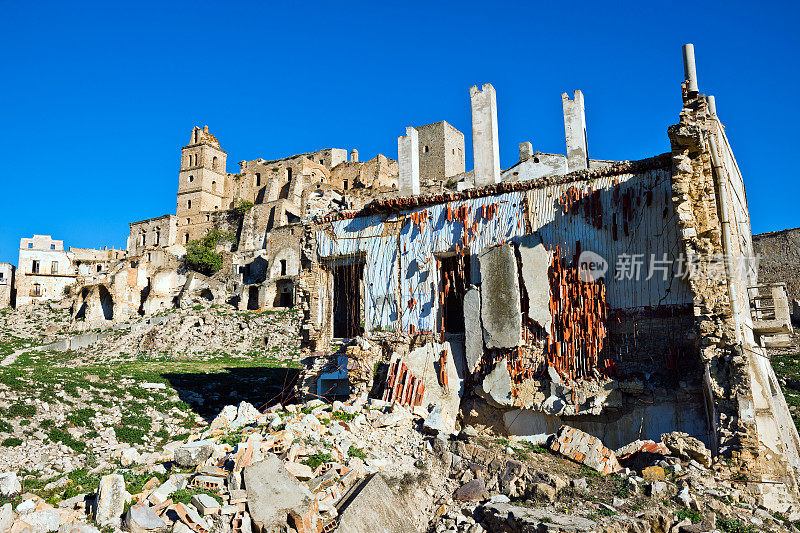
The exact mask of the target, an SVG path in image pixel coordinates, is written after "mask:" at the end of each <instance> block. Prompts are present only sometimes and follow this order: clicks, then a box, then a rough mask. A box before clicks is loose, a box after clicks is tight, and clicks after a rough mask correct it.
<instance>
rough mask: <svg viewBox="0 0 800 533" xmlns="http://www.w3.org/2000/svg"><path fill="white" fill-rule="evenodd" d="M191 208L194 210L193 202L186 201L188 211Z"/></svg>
mask: <svg viewBox="0 0 800 533" xmlns="http://www.w3.org/2000/svg"><path fill="white" fill-rule="evenodd" d="M191 208H192V201H191V200H187V201H186V209H191Z"/></svg>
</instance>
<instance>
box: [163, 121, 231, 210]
mask: <svg viewBox="0 0 800 533" xmlns="http://www.w3.org/2000/svg"><path fill="white" fill-rule="evenodd" d="M227 158H228V154H227V152H225V150H223V149H222V148H221V147H220V145H219V141H218V140H217V138H216V137H214V136H213V135H212V134H210V133H209V132H208V126H205V127H203V128H202V129H201V128H198V127H197V126H195V127H194V128H193V129H192V133H191V137H190V139H189V144H187V145H186V146H184V147H183V148H181V170H180V172H179V173H178V206H177V209H176V211H175V213H176V214H177V215H178V217H179V218H178V222H179V223H181V222H185V221H184V220H182V219H181V218H180V217H188V216H191V215H195V214H197V213H200V212H201V211H217V210H220V209H228V208H229V207H230V206H229V204H230V201H229V198H228V197H229V196H230V185H229V184H228V174H227V172H226V171H225V168H226V167H225V164H226V162H227Z"/></svg>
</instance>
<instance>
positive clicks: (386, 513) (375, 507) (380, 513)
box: [337, 474, 416, 533]
mask: <svg viewBox="0 0 800 533" xmlns="http://www.w3.org/2000/svg"><path fill="white" fill-rule="evenodd" d="M377 525H380V527H381V531H382V532H384V533H406V532H408V531H415V530H416V528H415V527H414V526H413V524H412V523H411V520H410V517H409V516H408V512H407V507H406V505H405V502H404V501H403V500H401V499H400V498H398V497H397V496H396V495H395V494H394V493H393V492H392V491H391V489H390V488H389V486H388V485H387V484H386V481H384V479H383V476H381V475H380V474H375V475H373V476H371V477H369V478H368V479H366V480H365V481H364V482H362V483H361V484H360V485H358V486H357V487H355V488H354V490H353V491H352V492H351V493H350V494H349V495H348V497H347V501H346V502H345V505H344V507H343V508H342V509H341V510H340V511H339V529H338V530H337V531H342V532H345V531H346V532H347V533H374V532H375V531H377V529H376V526H377Z"/></svg>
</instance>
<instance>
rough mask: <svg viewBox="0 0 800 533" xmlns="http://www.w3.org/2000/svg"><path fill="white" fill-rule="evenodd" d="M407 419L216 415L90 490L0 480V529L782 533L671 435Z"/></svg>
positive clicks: (723, 474)
mask: <svg viewBox="0 0 800 533" xmlns="http://www.w3.org/2000/svg"><path fill="white" fill-rule="evenodd" d="M423 423H424V420H423V417H421V416H419V415H418V414H415V413H413V412H409V411H407V410H405V409H404V408H402V407H400V406H398V405H396V404H390V403H388V402H383V401H380V400H375V399H370V400H366V399H360V400H357V401H353V402H352V403H341V402H334V403H333V404H326V403H324V402H322V401H320V400H312V401H310V402H307V403H305V404H290V405H285V406H280V405H276V406H273V407H271V408H269V409H268V410H267V411H266V412H263V413H262V412H260V411H259V410H257V409H255V408H254V407H253V406H252V405H250V404H248V403H246V402H241V403H240V404H239V405H238V406H237V405H229V406H226V407H225V408H223V409H222V410H221V411H220V413H219V414H218V415H217V417H216V418H214V420H213V421H212V422H211V423H210V424H206V426H205V427H204V428H203V429H202V430H200V431H196V432H193V433H192V434H191V435H189V436H188V437H187V438H185V439H183V440H175V441H172V442H169V443H168V444H166V445H165V446H164V447H163V448H162V449H161V450H159V451H158V452H156V453H152V454H147V455H135V454H132V455H131V456H125V455H123V456H122V457H120V459H119V463H116V464H113V465H112V464H108V463H106V464H102V465H100V466H98V467H96V468H95V469H94V470H93V472H91V473H90V475H95V476H97V477H99V482H98V483H97V486H96V488H92V489H91V490H86V491H80V490H79V489H80V488H81V487H72V489H73V490H72V491H71V492H70V494H72V493H74V494H73V495H72V496H70V497H69V498H66V499H63V500H59V501H54V500H53V498H52V493H51V497H48V498H42V497H40V496H37V495H36V494H34V493H33V492H31V491H27V488H26V486H25V485H26V483H25V480H24V479H23V480H22V482H20V479H19V477H18V476H17V474H16V473H14V472H6V473H5V474H0V494H2V495H3V497H4V498H5V499H6V500H8V502H7V503H5V504H4V505H3V506H2V507H1V508H0V533H4V532H6V531H10V532H14V533H22V532H23V531H25V530H26V529H27V530H28V531H30V532H31V533H33V532H38V531H60V532H64V533H68V532H73V531H80V532H84V533H88V532H90V531H97V528H106V529H107V528H111V529H113V530H120V529H122V530H125V531H130V532H133V533H142V532H166V531H172V532H179V533H190V532H196V533H207V532H225V533H228V532H231V533H233V532H236V533H238V532H252V531H296V532H300V533H304V532H321V531H343V532H360V531H364V532H367V531H391V532H394V531H397V532H404V531H433V532H437V533H438V532H455V531H466V532H470V533H480V532H482V531H492V532H493V531H587V532H588V531H599V532H608V533H611V532H654V533H655V532H665V533H666V532H670V533H673V532H674V533H680V532H702V531H721V532H734V531H736V532H738V531H797V529H795V526H794V525H793V524H792V523H791V522H790V521H789V518H788V517H784V516H781V515H773V514H771V513H769V512H767V511H766V510H765V509H764V508H763V507H761V506H759V505H758V504H757V502H756V500H755V499H754V498H753V497H752V496H750V495H749V494H748V492H747V490H746V486H747V484H746V482H745V481H746V480H731V479H730V478H729V477H728V476H729V472H728V471H727V470H726V466H725V465H724V464H720V463H712V462H709V463H708V465H706V464H704V463H706V462H707V461H706V458H707V457H709V455H708V450H706V449H705V447H704V446H703V444H702V443H701V442H700V441H698V440H696V439H693V438H692V437H690V436H688V435H685V434H680V433H672V434H668V435H664V436H663V439H662V442H659V443H655V442H652V441H637V442H636V443H631V444H630V445H628V446H626V447H624V448H623V449H620V450H616V451H610V450H607V449H606V448H604V447H602V443H599V444H598V443H596V442H594V441H591V439H588V438H586V437H585V434H583V433H582V432H580V431H579V430H577V429H574V428H568V427H566V426H565V427H562V429H561V430H559V433H558V434H555V435H552V436H550V438H549V439H548V444H547V445H548V446H549V448H550V449H548V448H546V447H544V446H540V445H532V444H530V443H528V442H526V441H525V440H523V439H512V440H510V441H509V440H504V439H498V438H492V437H490V436H488V435H479V434H478V432H477V431H476V430H475V429H474V428H472V427H466V428H464V429H463V430H462V431H461V432H460V434H459V435H458V436H457V437H454V438H450V437H448V436H446V435H444V434H431V433H430V432H429V431H428V432H426V431H425V428H424V425H423ZM598 446H599V448H598ZM567 449H569V451H568V452H567ZM589 449H596V450H601V451H600V452H599V453H600V454H601V455H607V456H608V457H609V460H611V459H610V458H613V461H611V463H610V464H613V465H614V469H615V470H617V473H613V474H609V475H603V474H601V473H600V472H599V471H598V470H601V469H604V468H605V465H606V464H607V463H608V462H605V463H604V462H597V461H596V459H592V458H591V456H590V455H589V454H587V453H585V452H584V451H583V450H586V451H589ZM551 450H559V451H551ZM602 450H607V451H602ZM562 451H563V452H564V453H568V455H569V458H567V457H564V456H561V455H560V453H561V452H562ZM617 461H618V462H619V463H617ZM617 465H620V466H617ZM69 484H70V481H67V482H65V486H67V487H69ZM795 514H797V513H796V512H795ZM792 518H797V517H794V516H792ZM104 530H105V529H104Z"/></svg>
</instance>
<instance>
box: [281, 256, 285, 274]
mask: <svg viewBox="0 0 800 533" xmlns="http://www.w3.org/2000/svg"><path fill="white" fill-rule="evenodd" d="M285 275H286V259H281V276H285Z"/></svg>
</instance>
